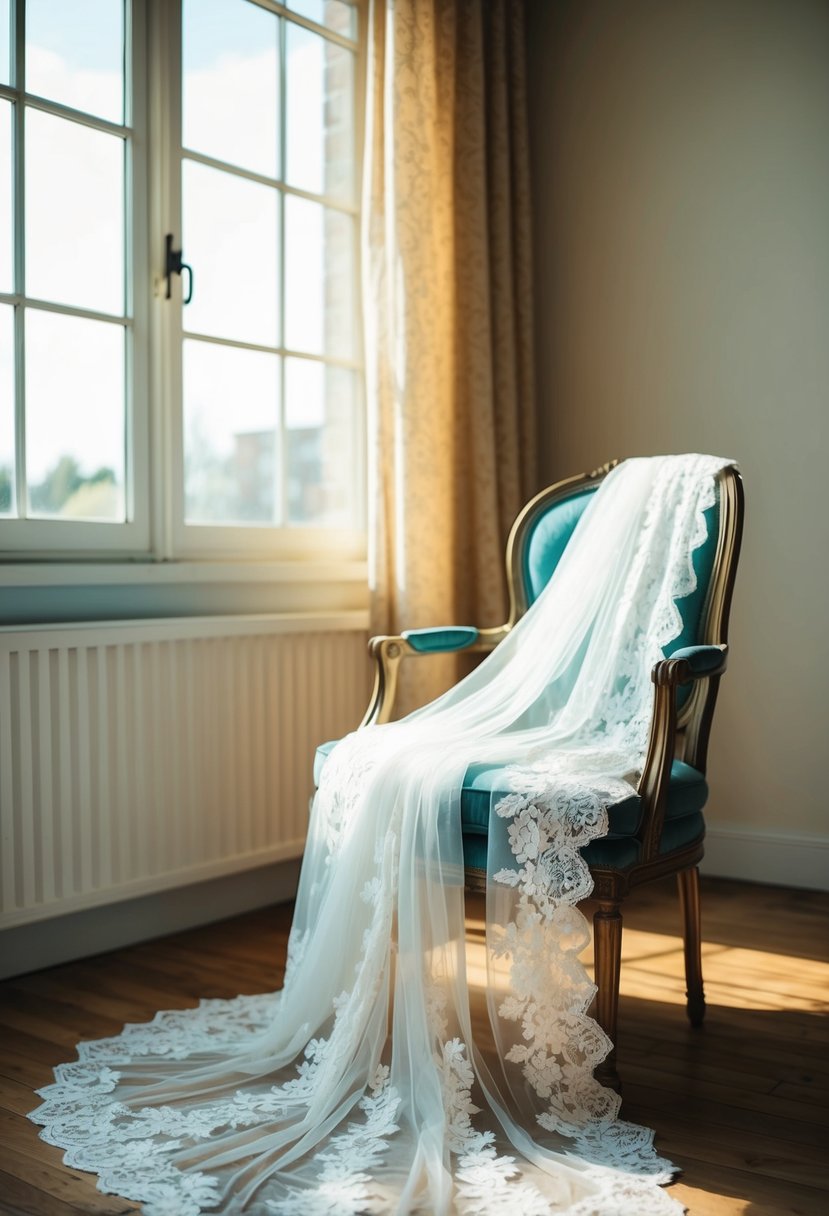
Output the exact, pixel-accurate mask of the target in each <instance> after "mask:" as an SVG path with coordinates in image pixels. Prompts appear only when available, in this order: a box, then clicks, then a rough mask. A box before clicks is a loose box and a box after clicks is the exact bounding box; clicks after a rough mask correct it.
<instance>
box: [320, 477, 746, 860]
mask: <svg viewBox="0 0 829 1216" xmlns="http://www.w3.org/2000/svg"><path fill="white" fill-rule="evenodd" d="M594 493H595V489H593V488H590V489H587V490H585V489H581V490H579V491H577V492H574V493H573V494H571V495H570V496H569V497H567V498H564V499H561V500H559V501H558V502H554V503H551V504H550V506H549V508H548V509H547V510H546V511H544V512H542V513H541V514H539V515H538V516H537V518H536V519H535V520H534V521H533V523H532V525H531V527H530V528H529V530H528V532H527V533H526V534H525V537H524V542H523V550H522V551H521V553H520V570H521V573H522V578H523V581H524V589H525V592H526V596H527V601H528V603H529V604H532V603H534V602H535V600H536V599H537V598H538V596H539V595H540V594H541V592H542V591H543V590H544V587H545V586H546V585H547V583H548V582H549V580H550V578H551V577H552V574H553V571H554V570H555V568H556V566H557V565H558V563H559V561H560V560H561V555H562V554H563V552H564V550H565V548H566V546H567V544H568V542H569V540H570V538H571V536H572V535H573V532H574V530H575V528H576V525H577V524H578V522H579V520H580V519H581V517H582V514H583V513H584V510H585V508H586V507H587V505H588V503H589V502H590V499H591V497H592V495H593V494H594ZM718 513H719V503H717V504H716V505H715V506H714V507H712V508H711V509H710V510H709V511H708V512H707V513H706V522H707V525H708V535H707V539H706V541H705V543H704V544H703V545H702V546H700V548H699V549H697V550H695V552H694V555H693V563H694V569H695V571H696V575H697V587H696V590H695V591H694V592H693V593H692V594H691V595H689V596H686V597H685V598H684V599H682V600H678V601H677V607H678V608H679V611H680V615H681V617H682V630H681V632H680V634H679V636H678V637H677V638H675V639H674V641H673V642H672V643H671V645H670V646H668V647H666V650H665V657H666V658H682V659H685V660H686V661H687V662H688V663H689V665H690V666H691V669H692V671H693V672H694V674H696V675H706V674H708V673H709V672H713V671H716V670H717V669H718V668H719V666H720V664H721V663H722V653H721V651H720V650H719V649H718V648H717V647H714V646H702V645H699V642H700V636H699V634H700V621H701V616H702V609H703V605H704V603H705V597H706V594H707V591H708V584H709V581H710V578H711V573H712V570H713V567H714V558H715V556H716V550H717V534H718V530H719V528H718V523H719V520H718ZM402 636H403V637H404V638H406V640H407V641H408V642H409V644H410V645H411V646H412V647H413V649H415V650H417V651H419V652H422V653H437V652H441V651H453V650H463V649H465V648H466V647H468V646H471V645H473V644H474V643H475V641H477V639H478V631H477V629H473V628H471V627H467V626H453V627H451V628H445V629H412V630H409V631H408V632H407V633H404V634H403V635H402ZM690 691H691V686H690V684H686V685H684V686H681V687H680V688H678V689H677V701H678V703H679V704H680V705H682V704H683V703H684V701H685V700H686V699H687V697H688V696H689V694H690ZM334 746H335V744H334V743H333V742H332V743H323V744H322V746H321V747H319V748H318V749H317V753H316V757H315V761H314V781H315V783H316V784H319V778H320V774H321V773H322V768H323V765H324V764H325V761H326V759H327V757H328V755H329V753H330V752H331V749H332V748H333V747H334ZM508 792H509V786H508V783H507V782H506V780H505V773H504V769H503V768H502V767H500V766H497V765H495V766H494V765H487V764H473V765H470V767H469V769H468V770H467V772H466V776H465V778H464V784H463V791H462V794H461V827H462V831H463V847H464V859H465V862H466V865H467V868H470V869H476V870H485V869H486V850H487V833H488V830H489V813H490V805H491V802H492V798H493V795H495V796H496V798H497V797H498V796H504V795H506V794H507V793H508ZM707 797H708V786H707V784H706V782H705V778H704V776H703V775H702V773H700V772H698V771H697V770H696V769H694V768H691V767H690V766H689V765H687V764H683V763H682V761H680V760H675V761H674V763H673V765H672V767H671V780H670V786H669V790H668V799H667V806H666V809H665V823H664V829H663V833H662V838H661V842H660V852H661V853H670V852H672V851H673V850H675V849H679V848H682V847H683V846H685V845H689V844H692V843H693V842H694V841H696V840H699V839H700V838H701V837H702V836H703V834H704V831H705V823H704V820H703V816H702V810H703V807H704V805H705V802H706V799H707ZM640 817H641V800H640V799H639V797H638V796H637V795H635V794H632V795H631V797H630V798H627V799H626V800H625V801H624V802H622V803H620V804H619V805H618V806H615V807H612V808H611V810H610V830H609V832H608V835H607V836H605V837H603V838H602V839H601V840H594V841H593V842H592V843H591V844H590V845H588V846H587V848H586V849H584V850H583V853H584V856H585V858H586V859H587V861H588V862H589V863H590V864H591V865H604V866H612V867H614V868H616V869H626V868H627V867H629V866H632V865H635V864H636V863H637V862H638V861H639V860H640V845H639V842H638V840H637V839H636V833H637V831H638V829H639V824H640Z"/></svg>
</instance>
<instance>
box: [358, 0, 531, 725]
mask: <svg viewBox="0 0 829 1216" xmlns="http://www.w3.org/2000/svg"><path fill="white" fill-rule="evenodd" d="M525 79H526V78H525V68H524V21H523V0H370V6H369V69H368V83H367V98H366V123H367V140H366V165H365V176H364V180H365V199H364V286H365V293H366V310H365V311H366V342H367V367H368V375H367V381H368V396H369V485H370V489H369V495H370V536H371V545H370V563H371V574H372V598H373V626H374V628H373V632H375V633H396V632H399V631H400V630H401V629H403V628H415V627H420V626H423V625H447V624H476V625H479V626H480V625H496V624H501V623H502V622H503V621H504V620H505V619H506V588H505V582H504V573H503V553H504V542H505V540H506V536H507V533H508V531H509V528H510V525H511V523H512V520H513V519H514V517H515V515H516V513H517V511H518V510H519V508H520V507H521V505H522V504H523V503H524V501H525V500H526V498H527V497H529V495H530V494H531V493H533V492H534V491H535V490H536V489H537V486H536V459H535V458H536V445H535V435H534V416H535V401H534V385H533V359H532V293H531V274H530V202H529V186H528V169H527V159H528V149H527V130H526V128H527V115H526V94H525ZM414 668H417V671H414V670H409V669H414ZM454 671H455V666H454V663H453V662H447V663H444V665H443V669H442V670H441V661H440V660H436V659H430V660H425V659H424V660H420V661H418V662H414V661H411V662H410V663H409V664H408V665H407V668H406V670H405V671H404V679H405V680H407V688H406V689H405V695H406V700H407V701H408V702H409V704H408V705H407V706H406V708H411V707H412V705H413V704H414V702H415V701H422V700H425V699H428V698H429V697H430V696H432V695H434V694H435V693H436V692H437V691H439V687H440V686H445V685H446V683H447V682H451V679H452V677H453V675H454Z"/></svg>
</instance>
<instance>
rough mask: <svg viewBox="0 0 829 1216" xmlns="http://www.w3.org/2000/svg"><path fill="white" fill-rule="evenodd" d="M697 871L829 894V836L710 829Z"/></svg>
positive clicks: (728, 826) (740, 828) (741, 828)
mask: <svg viewBox="0 0 829 1216" xmlns="http://www.w3.org/2000/svg"><path fill="white" fill-rule="evenodd" d="M700 870H701V872H702V873H703V874H710V875H712V876H716V877H718V878H737V879H742V880H743V881H746V882H763V883H769V884H772V885H774V886H778V887H805V888H807V889H809V890H812V891H829V836H802V835H795V834H791V833H783V832H766V831H760V830H758V829H756V828H747V827H744V826H743V825H742V824H736V823H734V824H731V823H723V824H717V825H715V826H711V825H709V827H708V829H707V831H706V835H705V857H704V859H703V861H702V864H701V865H700Z"/></svg>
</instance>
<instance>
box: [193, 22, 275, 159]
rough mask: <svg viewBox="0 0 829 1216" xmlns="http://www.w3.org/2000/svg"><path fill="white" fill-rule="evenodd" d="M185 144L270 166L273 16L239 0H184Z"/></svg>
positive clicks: (214, 154)
mask: <svg viewBox="0 0 829 1216" xmlns="http://www.w3.org/2000/svg"><path fill="white" fill-rule="evenodd" d="M182 38H183V63H184V72H183V85H182V88H183V94H182V105H183V118H182V122H183V136H182V141H183V144H184V147H185V148H191V149H192V150H193V151H194V152H202V153H203V154H204V155H205V156H212V157H214V158H215V159H216V160H224V161H227V162H228V163H229V164H232V165H241V166H243V167H244V168H245V169H252V170H253V171H254V172H256V173H262V174H264V175H265V176H268V177H276V176H277V173H278V167H277V166H278V163H279V159H278V152H279V89H278V55H277V47H278V23H277V18H276V17H275V16H274V15H273V13H268V12H266V11H265V10H264V9H261V8H257V7H256V5H254V4H249V3H248V2H247V0H185V5H184V21H183V33H182Z"/></svg>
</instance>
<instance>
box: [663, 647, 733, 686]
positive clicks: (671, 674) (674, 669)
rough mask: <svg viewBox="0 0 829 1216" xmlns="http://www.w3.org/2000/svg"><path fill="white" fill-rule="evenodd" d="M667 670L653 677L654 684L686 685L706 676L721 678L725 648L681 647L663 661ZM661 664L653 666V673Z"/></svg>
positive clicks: (726, 662)
mask: <svg viewBox="0 0 829 1216" xmlns="http://www.w3.org/2000/svg"><path fill="white" fill-rule="evenodd" d="M664 662H665V663H667V664H668V665H669V666H668V669H667V670H665V671H662V672H661V673H660V676H659V677H657V675H656V674H654V676H653V682H654V684H657V683H663V682H664V683H668V684H674V685H676V684H688V683H690V681H691V680H704V679H706V678H707V677H708V676H721V675H722V673H723V672H724V671H725V669H726V667H727V666H728V647H727V646H683V647H682V648H681V649H680V650H675V651H674V652H673V654H672V655H671V657H670V658H669V659H666V660H664ZM662 667H663V663H661V662H660V663H656V664H654V669H653V670H654V673H656V670H657V668H662Z"/></svg>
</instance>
